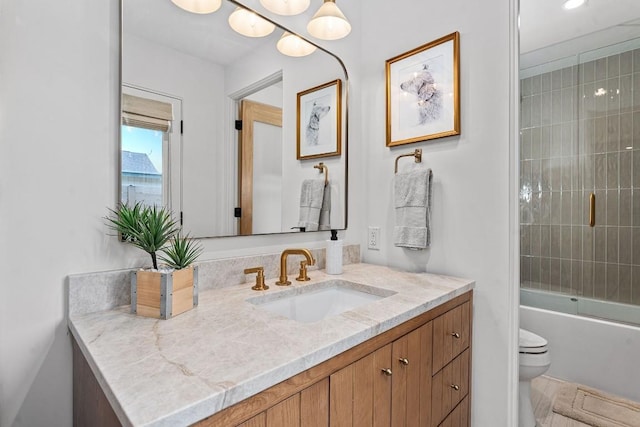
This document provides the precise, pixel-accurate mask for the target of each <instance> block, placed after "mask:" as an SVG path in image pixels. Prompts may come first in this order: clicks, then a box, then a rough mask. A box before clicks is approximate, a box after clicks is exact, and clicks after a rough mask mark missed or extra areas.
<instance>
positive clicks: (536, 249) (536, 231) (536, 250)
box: [530, 225, 540, 257]
mask: <svg viewBox="0 0 640 427" xmlns="http://www.w3.org/2000/svg"><path fill="white" fill-rule="evenodd" d="M530 237H531V255H533V256H534V257H539V256H540V226H539V225H532V226H531V236H530Z"/></svg>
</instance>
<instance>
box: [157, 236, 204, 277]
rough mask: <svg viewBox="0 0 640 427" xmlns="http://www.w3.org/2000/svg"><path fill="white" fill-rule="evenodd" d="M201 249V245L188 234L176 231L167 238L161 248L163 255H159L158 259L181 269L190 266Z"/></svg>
mask: <svg viewBox="0 0 640 427" xmlns="http://www.w3.org/2000/svg"><path fill="white" fill-rule="evenodd" d="M202 250H203V248H202V245H200V244H199V243H198V242H196V241H195V240H194V239H192V238H190V237H189V235H188V234H187V235H182V234H181V233H180V232H179V231H178V233H176V235H175V236H173V237H172V238H171V239H170V240H169V244H168V245H167V246H166V247H164V248H162V252H163V253H164V255H160V259H161V260H162V261H164V262H166V263H167V265H168V266H169V267H172V268H175V269H176V270H181V269H183V268H186V267H188V266H190V265H191V264H192V263H193V262H194V261H195V260H196V259H197V258H198V257H199V256H200V254H201V253H202Z"/></svg>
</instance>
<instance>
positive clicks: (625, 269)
mask: <svg viewBox="0 0 640 427" xmlns="http://www.w3.org/2000/svg"><path fill="white" fill-rule="evenodd" d="M618 283H619V288H618V291H619V296H620V299H619V301H620V302H623V303H625V304H631V266H630V265H622V264H621V265H619V266H618Z"/></svg>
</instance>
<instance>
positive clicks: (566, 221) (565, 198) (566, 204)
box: [560, 191, 571, 225]
mask: <svg viewBox="0 0 640 427" xmlns="http://www.w3.org/2000/svg"><path fill="white" fill-rule="evenodd" d="M561 203H562V207H561V211H560V215H561V218H560V222H561V223H562V225H571V191H562V193H561Z"/></svg>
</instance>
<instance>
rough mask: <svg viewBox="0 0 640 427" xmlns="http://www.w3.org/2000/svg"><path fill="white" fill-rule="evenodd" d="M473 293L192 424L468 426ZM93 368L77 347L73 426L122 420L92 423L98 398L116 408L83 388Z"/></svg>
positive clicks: (226, 426)
mask: <svg viewBox="0 0 640 427" xmlns="http://www.w3.org/2000/svg"><path fill="white" fill-rule="evenodd" d="M472 298H473V296H472V292H471V291H469V292H467V293H465V294H462V295H460V296H458V297H456V298H454V299H452V300H450V301H447V302H445V303H443V304H441V305H439V306H437V307H435V308H433V309H431V310H429V311H427V312H425V313H422V314H420V315H418V316H416V317H414V318H412V319H409V320H407V321H406V322H404V323H401V324H400V325H398V326H396V327H394V328H392V329H390V330H388V331H386V332H383V333H381V334H379V335H376V336H375V337H373V338H371V339H369V340H367V341H365V342H363V343H361V344H359V345H356V346H355V347H352V348H350V349H349V350H347V351H344V352H343V353H340V354H338V355H336V356H334V357H332V358H331V359H329V360H327V361H325V362H323V363H320V364H318V365H316V366H314V367H312V368H310V369H307V370H306V371H303V372H301V373H299V374H297V375H295V376H293V377H291V378H289V379H287V380H285V381H283V382H281V383H279V384H276V385H274V386H272V387H270V388H268V389H266V390H264V391H262V392H260V393H257V394H255V395H253V396H251V397H249V398H247V399H245V400H243V401H241V402H239V403H236V404H235V405H232V406H230V407H228V408H226V409H223V410H222V411H219V412H217V413H215V414H213V415H212V416H210V417H208V418H206V419H203V420H201V421H199V422H197V423H195V424H194V426H198V427H214V426H215V427H220V426H224V427H230V426H239V427H343V426H344V427H358V426H383V427H388V426H394V427H395V426H406V427H410V426H420V427H440V426H446V427H468V426H470V418H471V417H470V393H469V390H470V372H471V323H472V322H471V319H472V315H471V314H472V313H471V308H472ZM91 374H92V373H91V370H90V368H89V367H88V366H87V365H86V361H85V360H84V357H83V356H82V353H81V352H80V351H79V349H78V348H77V346H74V416H75V417H76V421H79V422H76V423H75V425H109V426H111V425H119V423H118V422H117V420H115V422H111V421H109V422H107V423H104V422H101V423H95V422H93V421H96V422H97V420H100V417H101V416H102V417H104V415H100V414H99V412H98V411H95V410H94V409H89V408H90V407H92V405H93V406H96V402H95V400H96V399H97V400H101V401H102V404H98V405H97V406H98V407H104V406H107V407H108V409H111V408H110V407H109V405H108V402H107V401H106V397H105V396H104V395H103V394H100V395H99V396H98V397H96V396H95V395H94V394H90V393H86V392H82V391H83V390H85V389H86V387H85V386H84V385H83V384H82V383H83V381H87V380H88V378H87V377H93V375H91ZM76 381H77V382H76ZM94 382H95V380H94ZM92 384H93V383H92ZM76 387H78V388H76ZM92 387H93V389H96V388H98V389H99V388H100V387H99V386H98V385H97V383H96V384H93V385H92ZM97 391H100V390H97ZM78 411H80V412H82V414H81V415H82V417H81V418H78V417H77V415H78V414H77V412H78ZM94 411H95V412H94ZM87 412H88V413H87ZM110 412H111V411H110ZM112 415H115V414H112ZM113 418H115V416H113V417H111V418H109V420H113ZM103 421H104V420H103Z"/></svg>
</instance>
